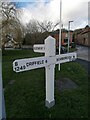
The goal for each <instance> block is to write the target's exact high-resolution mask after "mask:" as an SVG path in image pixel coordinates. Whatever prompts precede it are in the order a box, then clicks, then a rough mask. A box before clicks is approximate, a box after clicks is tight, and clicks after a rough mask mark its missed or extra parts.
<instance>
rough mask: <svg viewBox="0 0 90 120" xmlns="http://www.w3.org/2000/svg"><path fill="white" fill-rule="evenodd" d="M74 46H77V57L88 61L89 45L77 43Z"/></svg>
mask: <svg viewBox="0 0 90 120" xmlns="http://www.w3.org/2000/svg"><path fill="white" fill-rule="evenodd" d="M76 48H77V51H76V52H77V56H78V59H81V60H86V61H90V60H89V55H88V53H89V51H90V47H86V46H81V45H77V46H76Z"/></svg>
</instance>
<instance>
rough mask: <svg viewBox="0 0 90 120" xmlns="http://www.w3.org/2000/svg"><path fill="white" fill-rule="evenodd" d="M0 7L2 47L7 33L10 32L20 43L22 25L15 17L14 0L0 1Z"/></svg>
mask: <svg viewBox="0 0 90 120" xmlns="http://www.w3.org/2000/svg"><path fill="white" fill-rule="evenodd" d="M0 7H1V8H2V9H1V15H2V18H1V20H2V24H0V29H2V47H4V45H5V43H6V42H7V38H6V35H7V34H12V36H13V37H14V39H15V41H18V42H19V43H20V42H21V38H22V26H21V24H20V21H19V19H18V17H17V9H16V7H15V4H14V2H2V4H1V6H0Z"/></svg>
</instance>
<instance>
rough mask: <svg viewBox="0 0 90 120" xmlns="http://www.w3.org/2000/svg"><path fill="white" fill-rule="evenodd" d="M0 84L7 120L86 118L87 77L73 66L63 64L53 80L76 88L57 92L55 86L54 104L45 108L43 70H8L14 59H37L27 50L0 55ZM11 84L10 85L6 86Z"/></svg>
mask: <svg viewBox="0 0 90 120" xmlns="http://www.w3.org/2000/svg"><path fill="white" fill-rule="evenodd" d="M4 52H5V53H4V55H3V63H2V64H3V83H4V88H5V102H6V114H7V118H12V120H13V119H15V118H34V119H35V118H87V117H88V73H87V71H86V70H85V69H84V68H83V67H82V66H81V65H80V64H79V63H76V62H70V63H64V64H62V65H61V71H60V72H59V71H58V66H56V69H55V80H59V79H60V78H70V79H71V80H73V81H74V82H75V83H76V84H77V85H78V87H77V88H76V89H72V90H64V91H61V92H60V91H59V90H58V89H57V87H56V84H55V100H56V104H55V106H53V107H52V108H50V109H48V108H46V107H45V69H44V68H41V69H35V70H31V71H26V72H22V73H15V72H13V70H12V63H13V61H14V60H15V59H18V58H28V57H29V58H30V57H36V56H41V55H42V54H37V53H34V52H33V51H31V50H11V51H9V50H8V51H4ZM10 81H14V83H13V84H9V83H10Z"/></svg>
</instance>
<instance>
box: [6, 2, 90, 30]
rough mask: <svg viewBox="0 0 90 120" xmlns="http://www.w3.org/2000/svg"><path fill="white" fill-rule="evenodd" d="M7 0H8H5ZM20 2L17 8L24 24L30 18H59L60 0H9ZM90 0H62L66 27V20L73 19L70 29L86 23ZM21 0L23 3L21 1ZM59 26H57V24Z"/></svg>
mask: <svg viewBox="0 0 90 120" xmlns="http://www.w3.org/2000/svg"><path fill="white" fill-rule="evenodd" d="M5 1H9V0H5ZM11 1H14V2H20V3H19V4H18V6H17V7H18V9H20V10H21V11H22V14H21V21H22V23H23V24H24V25H25V24H26V23H28V22H29V21H30V19H37V20H40V21H43V20H50V21H52V22H54V23H56V22H57V21H59V20H60V0H11ZM89 1H90V0H62V23H63V27H64V28H66V29H67V28H68V21H71V20H73V22H72V23H71V25H70V26H71V29H73V30H74V29H77V28H82V27H85V26H86V25H87V24H88V2H89ZM22 2H23V3H22ZM57 27H59V26H57Z"/></svg>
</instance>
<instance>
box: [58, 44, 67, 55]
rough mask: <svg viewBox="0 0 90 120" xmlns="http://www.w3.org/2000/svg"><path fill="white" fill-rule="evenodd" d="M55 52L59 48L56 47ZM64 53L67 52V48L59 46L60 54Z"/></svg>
mask: <svg viewBox="0 0 90 120" xmlns="http://www.w3.org/2000/svg"><path fill="white" fill-rule="evenodd" d="M56 53H59V49H58V48H56ZM65 53H67V48H66V47H64V46H61V54H65Z"/></svg>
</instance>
